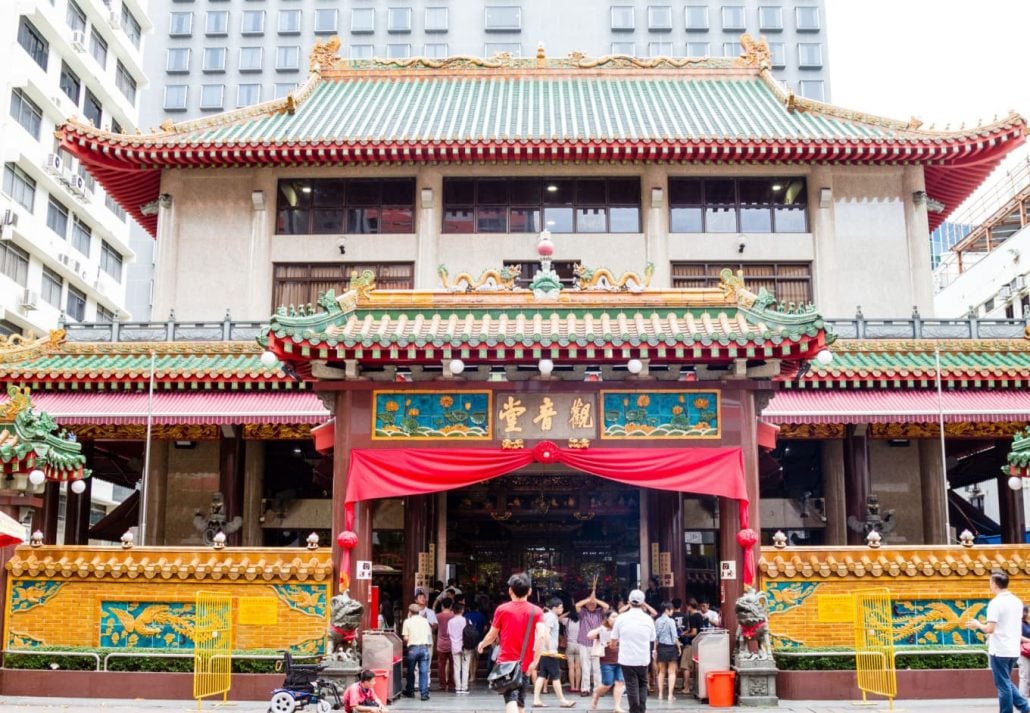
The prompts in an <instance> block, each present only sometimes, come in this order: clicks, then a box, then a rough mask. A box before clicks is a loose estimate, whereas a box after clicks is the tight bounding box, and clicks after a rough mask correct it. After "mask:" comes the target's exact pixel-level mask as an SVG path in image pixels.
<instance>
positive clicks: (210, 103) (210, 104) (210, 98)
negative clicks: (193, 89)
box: [200, 84, 225, 110]
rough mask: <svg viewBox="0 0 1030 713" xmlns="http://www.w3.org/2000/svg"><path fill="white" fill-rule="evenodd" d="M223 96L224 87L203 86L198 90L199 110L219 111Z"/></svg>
mask: <svg viewBox="0 0 1030 713" xmlns="http://www.w3.org/2000/svg"><path fill="white" fill-rule="evenodd" d="M224 96H225V85H223V84H205V85H203V86H202V87H201V88H200V108H201V109H208V110H210V109H221V108H222V102H223V97H224Z"/></svg>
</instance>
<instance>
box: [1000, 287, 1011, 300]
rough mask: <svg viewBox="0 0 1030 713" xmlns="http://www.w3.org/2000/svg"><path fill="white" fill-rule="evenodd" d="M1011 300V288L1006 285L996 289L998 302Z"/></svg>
mask: <svg viewBox="0 0 1030 713" xmlns="http://www.w3.org/2000/svg"><path fill="white" fill-rule="evenodd" d="M1011 298H1012V288H1011V287H1009V286H1008V285H1002V286H1001V287H1000V288H998V301H999V302H1004V301H1006V300H1008V299H1011Z"/></svg>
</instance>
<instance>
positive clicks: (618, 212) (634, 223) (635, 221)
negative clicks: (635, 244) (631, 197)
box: [608, 208, 640, 233]
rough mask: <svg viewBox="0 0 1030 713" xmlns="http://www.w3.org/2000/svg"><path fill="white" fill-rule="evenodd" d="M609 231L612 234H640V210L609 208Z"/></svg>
mask: <svg viewBox="0 0 1030 713" xmlns="http://www.w3.org/2000/svg"><path fill="white" fill-rule="evenodd" d="M608 231H609V232H611V233H639V232H640V208H609V209H608Z"/></svg>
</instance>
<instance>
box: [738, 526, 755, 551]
mask: <svg viewBox="0 0 1030 713" xmlns="http://www.w3.org/2000/svg"><path fill="white" fill-rule="evenodd" d="M757 543H758V533H757V532H755V531H754V530H752V529H751V528H750V527H745V528H744V529H743V530H741V531H740V532H738V533H737V544H738V545H740V546H741V547H744V548H745V549H746V548H748V547H754V546H755V545H756V544H757Z"/></svg>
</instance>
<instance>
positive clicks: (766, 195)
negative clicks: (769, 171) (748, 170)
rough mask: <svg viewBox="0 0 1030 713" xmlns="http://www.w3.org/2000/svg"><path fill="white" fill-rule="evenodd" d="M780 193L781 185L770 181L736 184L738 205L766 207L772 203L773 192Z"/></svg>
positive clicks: (761, 180) (762, 180) (751, 181)
mask: <svg viewBox="0 0 1030 713" xmlns="http://www.w3.org/2000/svg"><path fill="white" fill-rule="evenodd" d="M774 187H775V188H776V190H779V191H781V192H782V190H783V184H782V183H779V182H776V181H774V180H770V179H760V180H746V181H738V182H737V190H738V191H739V192H740V205H741V206H747V205H766V204H768V203H771V202H772V201H773V190H774Z"/></svg>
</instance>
